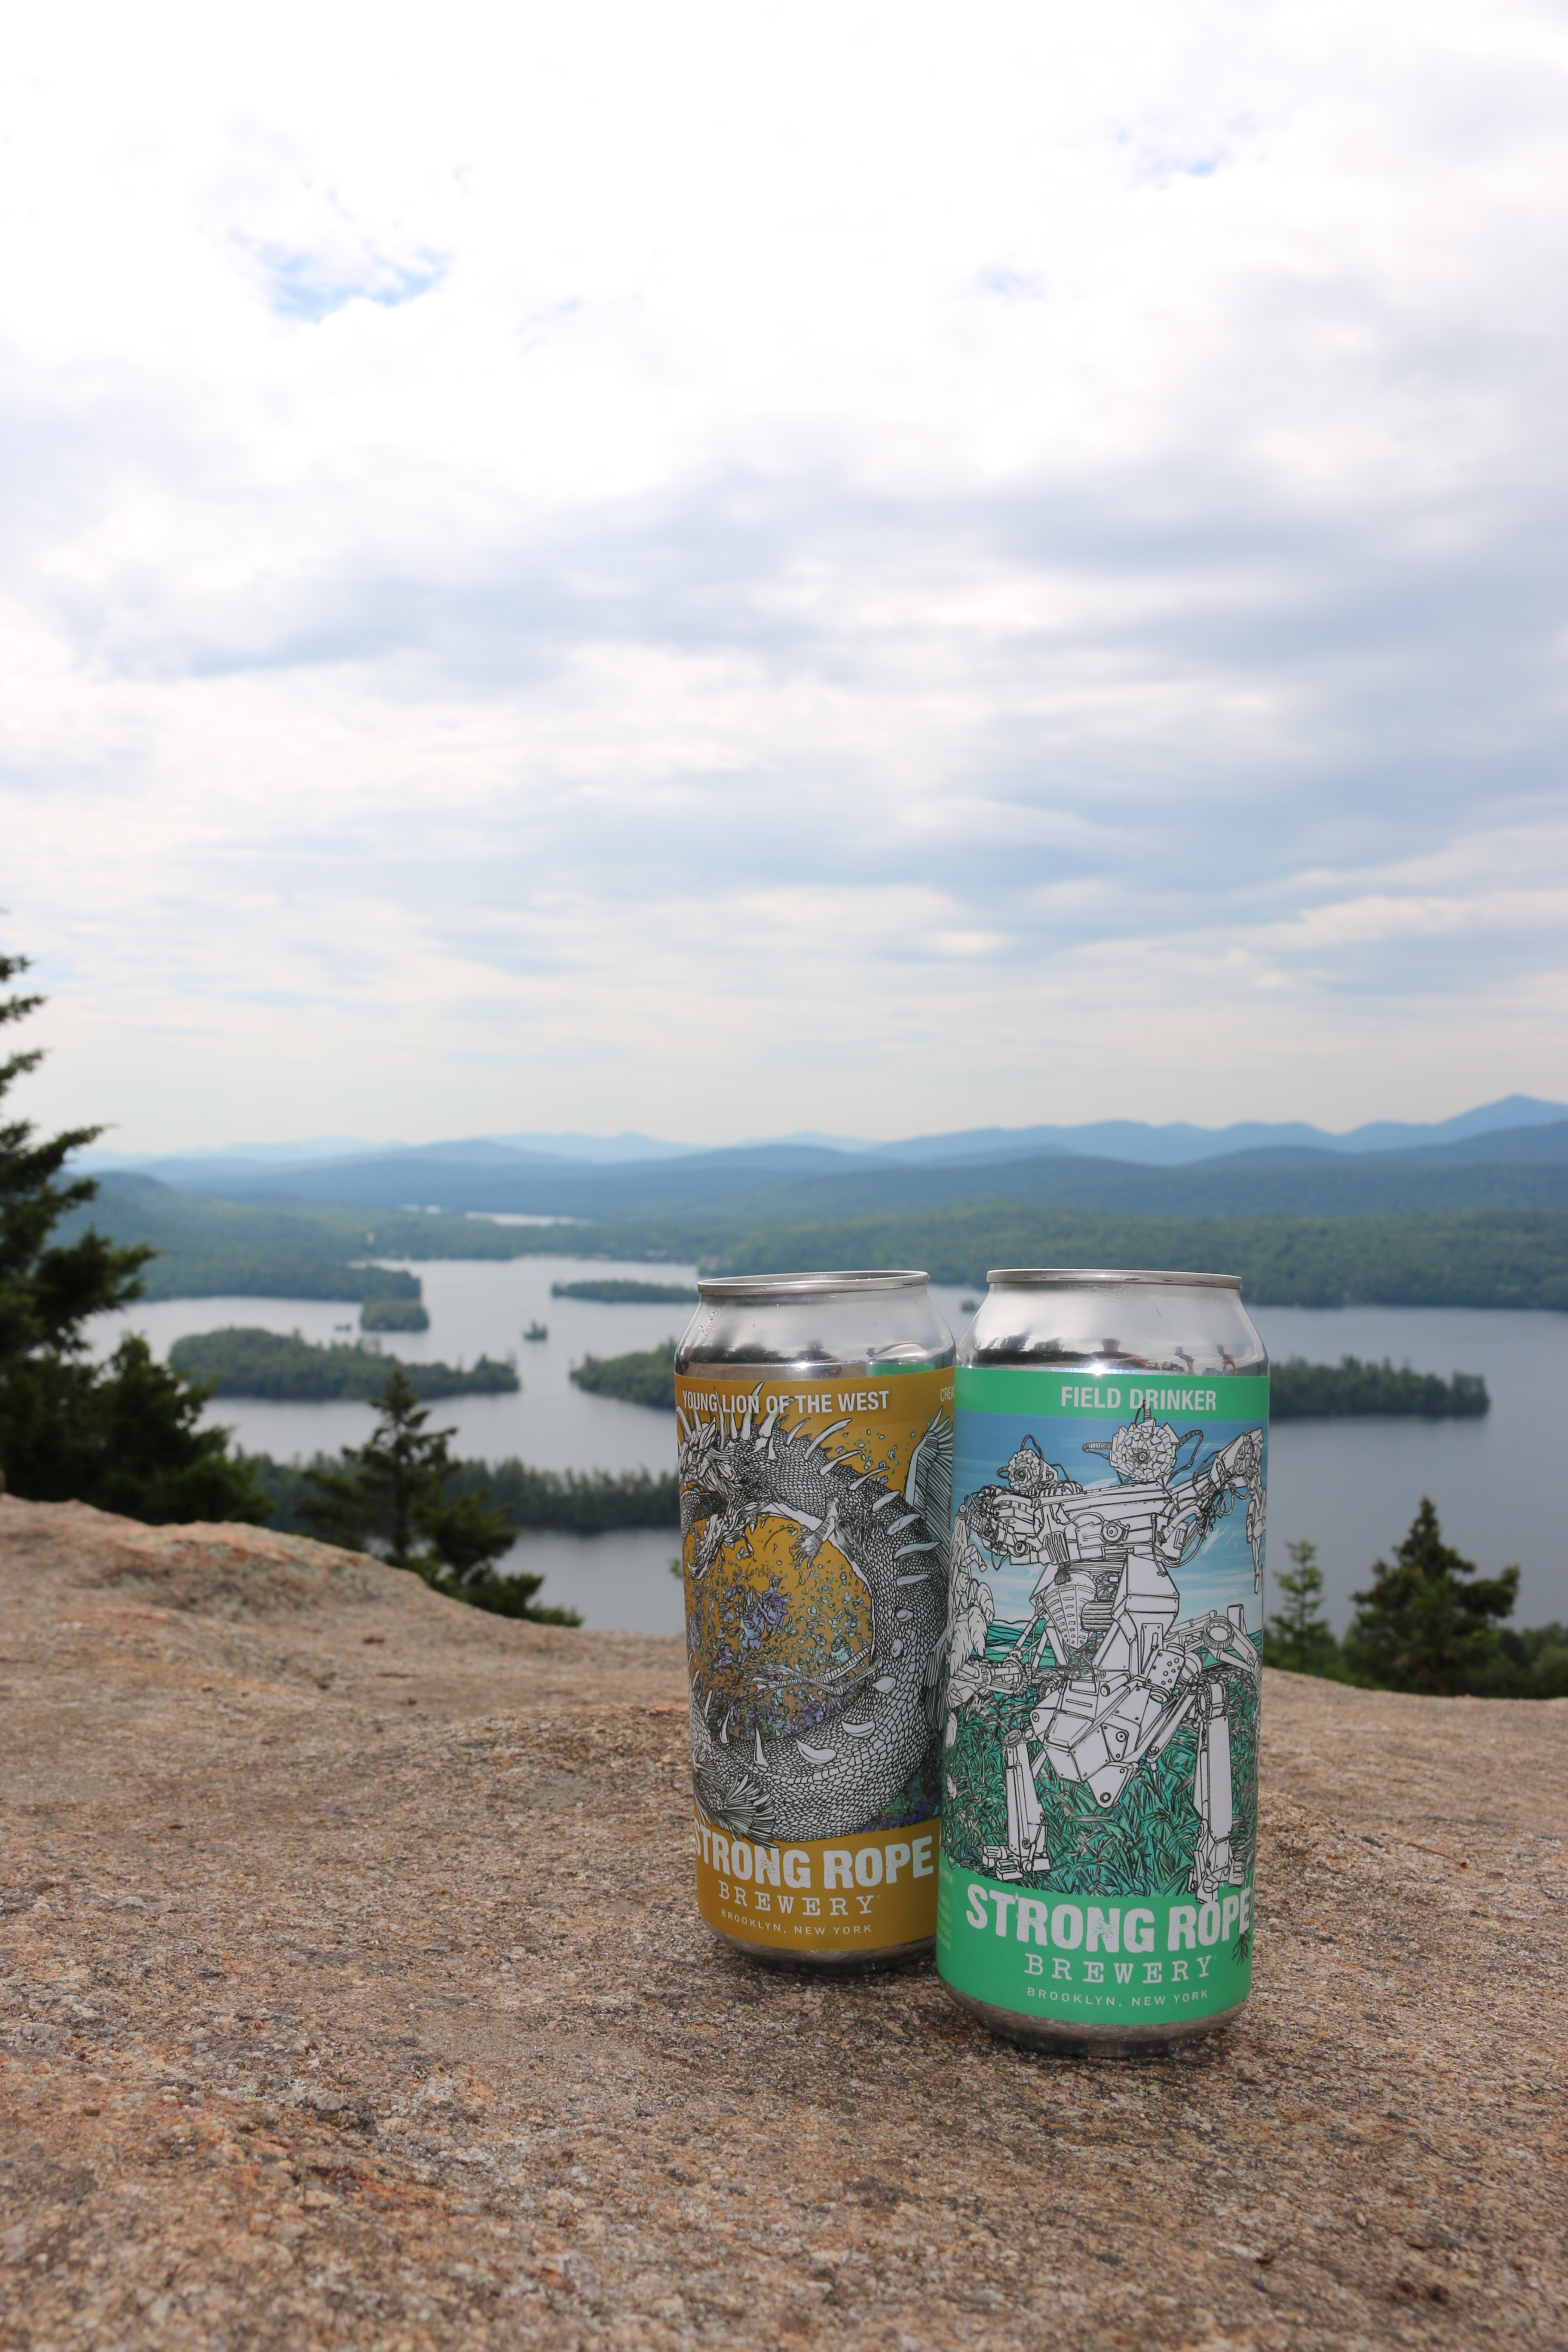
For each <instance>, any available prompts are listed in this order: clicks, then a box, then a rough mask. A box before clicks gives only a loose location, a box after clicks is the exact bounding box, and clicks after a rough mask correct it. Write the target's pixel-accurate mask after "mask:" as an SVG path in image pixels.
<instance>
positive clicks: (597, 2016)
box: [0, 1499, 1568, 2352]
mask: <svg viewBox="0 0 1568 2352" xmlns="http://www.w3.org/2000/svg"><path fill="white" fill-rule="evenodd" d="M0 1709H3V1710H4V1713H3V1716H0V1722H3V1723H4V1726H5V1730H4V1743H5V1744H4V1755H5V1776H4V1783H3V1788H0V1801H3V1803H4V1808H5V1822H4V1836H5V1857H4V1881H5V1884H4V1886H3V1889H0V1896H3V1904H4V1910H5V1917H4V1919H3V1920H0V1969H3V1979H0V2002H3V2006H0V2085H3V2096H0V2158H3V2159H4V2162H3V2164H0V2311H3V2312H4V2314H5V2316H4V2318H0V2342H3V2343H5V2344H6V2345H8V2346H9V2345H15V2346H17V2347H22V2346H26V2347H43V2346H46V2345H47V2346H49V2347H59V2352H64V2348H65V2347H92V2348H93V2352H96V2348H97V2347H103V2352H109V2347H143V2346H145V2347H160V2352H162V2347H182V2352H183V2347H213V2352H216V2347H233V2352H239V2347H246V2352H250V2347H275V2346H276V2347H301V2348H302V2347H318V2346H325V2345H340V2344H341V2345H353V2346H363V2347H384V2352H404V2347H475V2352H479V2347H485V2352H488V2347H500V2346H512V2345H521V2344H527V2345H529V2346H534V2345H544V2346H553V2345H557V2344H559V2345H562V2346H566V2345H578V2346H589V2345H598V2344H604V2345H606V2346H611V2347H637V2346H644V2345H647V2346H673V2345H678V2344H689V2343H693V2342H711V2343H715V2344H724V2345H726V2346H728V2345H737V2344H738V2345H748V2346H749V2345H753V2344H755V2345H758V2346H768V2347H774V2346H777V2345H778V2344H780V2343H781V2342H784V2343H788V2342H792V2341H795V2342H803V2343H804V2342H810V2343H814V2344H825V2345H838V2344H843V2345H845V2346H848V2345H851V2344H853V2345H856V2346H860V2345H866V2344H870V2345H875V2346H879V2347H880V2346H886V2347H925V2346H928V2345H929V2346H932V2347H935V2346H943V2347H945V2346H950V2345H952V2344H957V2343H967V2344H973V2345H976V2346H981V2345H983V2346H984V2347H987V2352H1003V2347H1010V2346H1018V2347H1025V2346H1027V2347H1040V2346H1046V2345H1049V2346H1051V2347H1078V2346H1083V2347H1089V2346H1090V2345H1093V2346H1097V2347H1098V2346H1104V2345H1107V2344H1113V2345H1125V2346H1130V2347H1134V2346H1135V2347H1145V2346H1157V2347H1166V2346H1169V2347H1186V2346H1208V2347H1213V2352H1220V2347H1224V2346H1243V2345H1251V2346H1257V2347H1260V2352H1261V2347H1294V2346H1297V2345H1300V2346H1312V2347H1317V2346H1340V2345H1343V2346H1345V2347H1350V2346H1358V2347H1361V2346H1370V2345H1378V2346H1381V2345H1384V2344H1390V2343H1394V2344H1411V2345H1426V2344H1428V2343H1431V2344H1439V2343H1440V2344H1443V2345H1456V2344H1465V2345H1469V2344H1477V2343H1480V2342H1482V2341H1485V2340H1489V2339H1491V2338H1492V2337H1504V2336H1506V2337H1507V2338H1508V2339H1509V2340H1510V2342H1515V2343H1521V2344H1527V2345H1535V2344H1539V2345H1541V2346H1542V2347H1545V2346H1547V2345H1556V2344H1560V2343H1561V2342H1562V2341H1563V2340H1564V2336H1565V2335H1568V2298H1565V2294H1564V2249H1563V2219H1564V2198H1563V2188H1564V2170H1563V2165H1564V2126H1563V2116H1564V2101H1563V2096H1562V2083H1563V2067H1564V2060H1565V2058H1568V2023H1565V2015H1564V2002H1563V1992H1562V1989H1563V1980H1564V1978H1563V1960H1564V1957H1565V1953H1564V1947H1565V1945H1568V1929H1565V1922H1568V1844H1565V1843H1564V1840H1565V1839H1568V1705H1565V1704H1563V1703H1555V1704H1551V1705H1538V1706H1531V1705H1512V1706H1510V1705H1507V1704H1502V1703H1486V1702H1480V1701H1476V1700H1456V1701H1452V1702H1447V1701H1424V1700H1412V1699H1400V1698H1394V1697H1383V1696H1369V1695H1367V1694H1365V1693H1359V1692H1351V1691H1344V1690H1340V1689H1337V1688H1334V1687H1333V1686H1331V1685H1324V1684H1315V1683H1309V1682H1303V1681H1301V1680H1300V1679H1298V1678H1295V1677H1291V1676H1285V1675H1270V1676H1268V1678H1267V1681H1266V1690H1265V1703H1264V1721H1265V1753H1264V1782H1263V1786H1264V1807H1263V1829H1262V1837H1261V1854H1260V1867H1259V1885H1260V1897H1259V1929H1258V1985H1257V1991H1256V1994H1255V1997H1254V2000H1253V2002H1252V2005H1251V2008H1250V2009H1249V2011H1248V2012H1247V2016H1246V2018H1245V2020H1244V2021H1243V2022H1242V2023H1240V2024H1239V2025H1238V2026H1237V2027H1236V2028H1235V2029H1233V2030H1232V2031H1231V2032H1229V2033H1228V2034H1226V2035H1224V2036H1221V2037H1218V2038H1216V2039H1215V2040H1214V2041H1212V2042H1202V2043H1196V2044H1194V2045H1191V2046H1190V2047H1189V2048H1188V2050H1187V2051H1186V2052H1185V2053H1182V2054H1178V2055H1174V2056H1171V2057H1166V2058H1163V2059H1151V2060H1148V2061H1140V2062H1138V2063H1124V2064H1113V2063H1106V2064H1084V2063H1064V2062H1061V2061H1056V2060H1049V2059H1040V2058H1036V2057H1030V2056H1026V2055H1024V2054H1022V2053H1019V2052H1017V2051H1016V2050H1014V2049H1011V2048H1009V2047H1006V2046H1005V2045H1003V2044H1000V2043H997V2042H993V2041H991V2040H990V2039H988V2038H987V2036H986V2035H985V2034H984V2032H981V2031H980V2030H978V2029H977V2028H976V2027H975V2026H974V2025H973V2024H972V2022H971V2021H969V2020H968V2018H966V2017H965V2016H963V2015H962V2014H961V2013H960V2012H958V2011H956V2010H955V2009H953V2008H952V2006H951V2005H950V2004H949V2002H948V2001H947V2000H946V1998H945V1996H944V1995H943V1993H942V1988H941V1986H940V1985H939V1984H938V1983H937V1981H936V1980H935V1979H934V1977H933V1976H932V1975H931V1972H930V1971H929V1969H916V1970H913V1971H911V1972H909V1973H906V1974H902V1975H898V1976H886V1977H882V1978H880V1979H864V1980H861V1981H858V1982H852V1983H841V1984H831V1985H828V1984H814V1983H812V1982H810V1981H808V1980H803V1979H795V1978H790V1977H784V1976H776V1975H770V1974H765V1973H763V1972H761V1971H759V1970H757V1969H754V1968H753V1967H752V1966H750V1965H749V1964H747V1963H746V1962H744V1961H742V1960H741V1959H739V1958H736V1957H735V1956H733V1955H731V1954H730V1953H729V1952H727V1951H725V1950H722V1949H721V1948H719V1947H718V1946H716V1945H715V1944H714V1943H713V1941H712V1939H711V1938H710V1936H709V1935H708V1933H707V1930H706V1929H705V1928H703V1927H701V1926H700V1923H699V1921H698V1919H697V1917H696V1915H695V1912H694V1909H693V1907H692V1902H691V1894H690V1886H689V1858H688V1853H687V1836H686V1829H685V1809H686V1789H687V1779H686V1775H687V1753H686V1710H685V1705H684V1691H683V1684H682V1667H681V1658H680V1652H679V1645H678V1644H677V1643H664V1642H657V1641H644V1640H639V1639H634V1638H632V1637H630V1636H605V1635H595V1634H590V1633H581V1632H575V1631H572V1630H570V1629H563V1628H556V1627H545V1626H532V1625H528V1624H522V1623H512V1622H503V1621H500V1620H497V1619H494V1618H488V1617H483V1616H481V1615H479V1613H478V1612H472V1611H468V1610H465V1609H462V1608H459V1607H458V1606H456V1605H454V1604H452V1603H450V1602H447V1601H441V1600H439V1599H437V1598H436V1597H435V1596H433V1595H432V1594H430V1593H429V1592H427V1591H426V1590H425V1589H424V1588H423V1586H421V1585H419V1584H418V1583H417V1582H416V1580H414V1579H412V1578H409V1577H405V1576H401V1575H399V1574H397V1573H396V1572H395V1570H388V1569H386V1568H384V1567H382V1566H380V1565H379V1564H378V1563H376V1562H374V1561H371V1560H366V1559H361V1558H358V1557H356V1556H354V1555H351V1554H346V1553H342V1552H336V1551H333V1550H331V1549H329V1548H327V1547H325V1546H322V1545H318V1544H311V1543H308V1542H305V1541H302V1540H299V1539H295V1538H279V1537H276V1536H272V1535H270V1534H268V1533H266V1532H265V1531H258V1530H256V1529H252V1528H142V1527H137V1526H134V1525H132V1524H131V1523H130V1522H127V1521H123V1520H116V1519H110V1518H105V1517H102V1516H101V1515H100V1514H99V1513H96V1512H93V1511H89V1510H86V1509H84V1508H81V1507H75V1506H58V1507H47V1506H36V1505H28V1504H25V1503H19V1502H17V1501H16V1500H14V1499H8V1500H5V1501H4V1502H0Z"/></svg>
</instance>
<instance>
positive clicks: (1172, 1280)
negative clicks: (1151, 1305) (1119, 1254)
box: [985, 1265, 1241, 1290]
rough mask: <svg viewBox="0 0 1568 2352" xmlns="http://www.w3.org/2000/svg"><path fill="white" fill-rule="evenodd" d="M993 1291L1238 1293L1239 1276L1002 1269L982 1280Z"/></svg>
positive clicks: (1146, 1269)
mask: <svg viewBox="0 0 1568 2352" xmlns="http://www.w3.org/2000/svg"><path fill="white" fill-rule="evenodd" d="M985 1279H986V1281H987V1282H988V1283H989V1284H990V1285H991V1286H992V1288H993V1289H994V1288H996V1286H998V1285H999V1284H1001V1285H1011V1286H1015V1287H1017V1288H1034V1289H1039V1290H1072V1289H1080V1288H1082V1287H1083V1286H1085V1285H1086V1284H1089V1283H1097V1284H1100V1285H1102V1286H1106V1287H1109V1286H1110V1285H1112V1284H1114V1283H1120V1282H1142V1283H1152V1284H1156V1285H1158V1286H1160V1287H1161V1288H1163V1289H1169V1290H1185V1289H1194V1288H1195V1289H1202V1290H1239V1289H1240V1288H1241V1276H1240V1275H1239V1274H1172V1273H1168V1272H1166V1271H1165V1270H1164V1269H1163V1268H1162V1267H1155V1266H1126V1265H1001V1266H993V1267H992V1268H991V1270H990V1272H989V1273H988V1274H987V1275H986V1276H985Z"/></svg>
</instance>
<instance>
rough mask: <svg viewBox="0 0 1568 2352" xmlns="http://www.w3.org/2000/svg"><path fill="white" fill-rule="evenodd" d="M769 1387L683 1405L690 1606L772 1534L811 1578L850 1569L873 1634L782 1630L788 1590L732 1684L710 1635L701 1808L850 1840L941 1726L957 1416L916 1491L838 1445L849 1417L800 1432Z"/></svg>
mask: <svg viewBox="0 0 1568 2352" xmlns="http://www.w3.org/2000/svg"><path fill="white" fill-rule="evenodd" d="M758 1395H760V1391H758V1392H756V1394H754V1395H753V1396H752V1399H751V1400H750V1401H749V1402H747V1403H746V1404H745V1405H744V1407H743V1408H736V1409H731V1408H729V1407H727V1406H725V1405H722V1404H721V1406H720V1407H719V1408H718V1410H717V1411H716V1412H715V1413H714V1414H713V1415H712V1417H711V1418H704V1417H702V1416H701V1415H700V1414H697V1413H688V1412H685V1411H679V1412H678V1413H677V1423H678V1427H679V1438H680V1453H679V1465H680V1525H681V1537H682V1544H683V1549H684V1551H685V1557H686V1574H687V1579H688V1599H689V1602H690V1601H693V1599H694V1598H695V1597H696V1596H698V1595H700V1592H701V1589H702V1587H703V1586H704V1584H705V1583H706V1581H707V1580H709V1579H710V1577H712V1576H713V1574H714V1571H715V1569H716V1567H717V1566H718V1565H719V1563H721V1561H722V1560H725V1559H728V1560H731V1561H733V1560H735V1559H737V1558H739V1559H742V1560H744V1559H746V1558H747V1556H748V1555H749V1554H750V1552H751V1548H752V1544H753V1542H756V1543H758V1544H760V1543H762V1542H763V1539H764V1538H771V1539H772V1541H773V1543H774V1545H775V1547H776V1546H778V1545H780V1544H782V1545H784V1546H786V1547H787V1548H788V1549H789V1554H790V1566H791V1570H792V1573H793V1574H794V1575H795V1578H796V1579H798V1578H799V1577H800V1576H801V1575H802V1574H803V1573H804V1572H805V1571H806V1570H809V1569H810V1568H811V1567H812V1565H813V1564H814V1563H816V1562H818V1561H821V1562H822V1563H824V1564H826V1563H828V1562H831V1563H832V1564H833V1566H834V1568H835V1569H836V1570H837V1571H839V1572H840V1573H841V1574H843V1575H844V1576H846V1577H847V1580H849V1582H848V1589H849V1591H851V1592H852V1593H853V1594H854V1596H855V1601H856V1605H857V1608H858V1622H860V1624H861V1625H862V1626H864V1622H865V1619H866V1616H867V1614H868V1615H869V1629H870V1630H869V1640H868V1641H867V1640H865V1639H864V1638H863V1637H862V1638H859V1639H857V1640H855V1641H854V1642H852V1643H847V1642H846V1640H845V1639H844V1638H843V1637H842V1636H841V1635H840V1637H839V1638H837V1639H835V1640H833V1641H832V1642H831V1643H829V1642H828V1640H827V1639H826V1636H827V1634H828V1633H829V1632H831V1631H832V1629H831V1628H829V1627H825V1626H816V1627H814V1628H813V1629H812V1631H811V1639H810V1643H808V1648H810V1650H811V1653H812V1654H808V1655H807V1656H806V1657H805V1659H804V1661H803V1660H801V1659H800V1658H799V1657H797V1655H796V1654H795V1650H793V1649H792V1647H791V1645H790V1643H787V1642H785V1643H780V1642H779V1641H778V1640H777V1639H772V1640H770V1639H769V1638H768V1636H769V1635H776V1634H777V1633H779V1632H780V1631H781V1630H782V1629H783V1628H784V1623H785V1621H786V1617H787V1614H788V1611H789V1607H790V1604H789V1603H788V1602H787V1601H785V1600H784V1598H783V1597H782V1595H781V1594H779V1593H778V1592H777V1591H776V1590H773V1589H772V1588H770V1592H769V1594H768V1595H766V1596H763V1601H759V1602H758V1603H757V1608H758V1610H759V1612H761V1613H760V1615H759V1617H758V1619H757V1627H758V1628H759V1629H760V1630H755V1631H753V1630H748V1632H747V1633H746V1634H745V1636H744V1640H745V1642H746V1643H747V1644H749V1645H750V1646H747V1647H746V1648H745V1651H744V1655H743V1658H742V1665H741V1667H740V1668H737V1667H736V1665H735V1661H734V1659H733V1658H732V1657H731V1660H730V1666H731V1676H730V1681H731V1688H730V1690H729V1692H728V1694H726V1692H725V1691H723V1690H721V1689H720V1688H718V1687H717V1686H716V1683H717V1677H716V1676H715V1675H712V1673H711V1672H710V1666H711V1661H710V1659H708V1658H706V1657H705V1656H704V1654H702V1652H701V1647H700V1644H699V1643H695V1642H694V1645H693V1649H692V1654H691V1657H690V1661H689V1663H690V1668H691V1763H692V1776H693V1781H694V1785H695V1790H696V1794H697V1800H698V1802H699V1803H700V1805H701V1806H702V1808H703V1810H704V1811H705V1812H706V1813H707V1814H708V1815H709V1816H710V1819H711V1820H713V1821H714V1822H718V1823H720V1824H721V1826H723V1827H725V1828H728V1829H729V1830H731V1832H734V1833H737V1834H739V1835H742V1836H744V1837H748V1838H752V1839H754V1840H757V1841H759V1842H761V1843H764V1844H768V1843H773V1842H775V1841H778V1840H795V1839H811V1838H822V1837H834V1836H842V1835H845V1834H847V1833H849V1832H853V1831H856V1830H858V1829H860V1828H862V1827H863V1826H864V1825H865V1824H866V1823H867V1822H870V1821H873V1820H874V1819H875V1818H876V1816H877V1815H878V1814H879V1812H881V1811H884V1810H885V1809H886V1808H887V1807H888V1806H889V1803H890V1802H891V1801H892V1800H893V1798H894V1797H895V1796H896V1795H897V1793H898V1791H899V1790H900V1788H901V1787H902V1786H903V1784H904V1782H905V1781H906V1780H908V1778H909V1776H910V1773H911V1772H912V1771H913V1770H914V1769H915V1767H916V1766H917V1765H918V1764H919V1762H920V1760H921V1757H922V1755H923V1754H924V1753H925V1750H926V1748H927V1745H928V1743H929V1741H930V1739H931V1734H932V1732H933V1730H934V1728H935V1727H936V1725H937V1724H938V1722H939V1721H940V1713H939V1707H940V1681H941V1671H940V1669H941V1653H942V1633H943V1627H944V1624H945V1621H946V1615H947V1543H948V1518H949V1513H950V1509H951V1501H952V1421H951V1420H950V1419H949V1418H948V1417H947V1416H945V1415H939V1416H938V1417H937V1418H936V1419H934V1420H933V1421H932V1422H931V1424H930V1426H929V1427H928V1428H927V1430H926V1431H925V1433H924V1435H923V1436H922V1437H921V1440H920V1442H919V1444H917V1445H916V1446H915V1448H914V1449H913V1453H912V1454H911V1457H910V1464H909V1469H908V1475H907V1476H906V1477H905V1479H904V1481H903V1484H902V1486H897V1485H889V1483H888V1481H887V1479H886V1478H885V1477H884V1475H882V1474H881V1473H880V1472H879V1471H878V1470H876V1469H871V1468H868V1467H867V1465H866V1463H865V1461H864V1459H863V1458H862V1457H861V1454H860V1453H859V1451H858V1448H856V1449H852V1450H850V1451H847V1452H845V1453H842V1454H835V1453H834V1452H832V1451H831V1450H830V1447H831V1441H832V1440H833V1439H834V1438H835V1437H836V1436H837V1435H838V1434H839V1433H840V1432H842V1431H843V1430H844V1429H846V1428H847V1426H848V1425H849V1424H848V1423H847V1421H837V1422H835V1423H832V1424H831V1425H830V1426H829V1427H828V1428H826V1429H824V1430H821V1431H820V1432H819V1433H817V1434H816V1436H812V1435H811V1433H810V1432H809V1429H808V1428H807V1426H806V1425H805V1423H799V1424H797V1425H796V1427H795V1429H794V1430H793V1431H786V1429H785V1428H784V1426H783V1423H782V1421H781V1416H780V1413H779V1412H778V1411H777V1410H774V1411H772V1412H768V1413H767V1415H766V1416H765V1417H763V1416H760V1415H759V1414H758V1413H757V1412H756V1411H755V1406H756V1403H757V1397H758ZM770 1609H771V1613H769V1612H770ZM796 1630H797V1631H799V1630H800V1629H798V1628H797V1629H796ZM737 1671H742V1672H743V1675H744V1679H745V1683H746V1685H747V1689H746V1703H745V1705H744V1706H743V1707H742V1706H740V1705H739V1703H738V1702H737V1699H736V1697H735V1695H734V1681H733V1676H734V1673H735V1672H737ZM742 1715H743V1717H744V1718H745V1719H744V1721H742V1720H741V1719H740V1718H741V1717H742Z"/></svg>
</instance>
